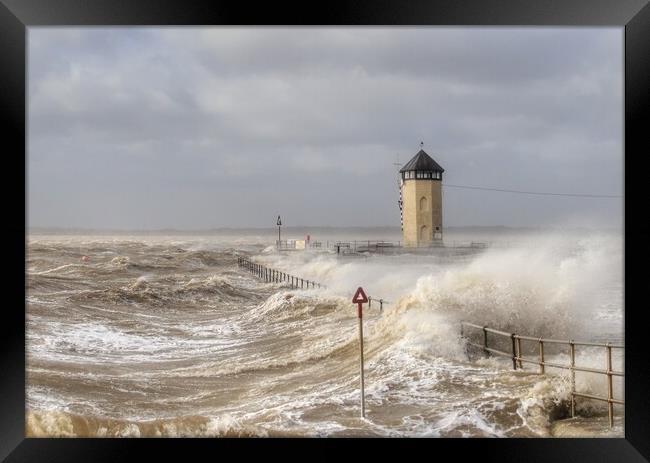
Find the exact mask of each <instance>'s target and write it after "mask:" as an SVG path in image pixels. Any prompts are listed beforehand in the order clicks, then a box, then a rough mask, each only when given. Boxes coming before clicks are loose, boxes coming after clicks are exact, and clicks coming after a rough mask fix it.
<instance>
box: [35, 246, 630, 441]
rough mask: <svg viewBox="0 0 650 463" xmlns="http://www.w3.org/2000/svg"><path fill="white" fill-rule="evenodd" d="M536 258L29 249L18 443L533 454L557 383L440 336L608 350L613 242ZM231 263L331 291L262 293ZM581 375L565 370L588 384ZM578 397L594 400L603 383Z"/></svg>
mask: <svg viewBox="0 0 650 463" xmlns="http://www.w3.org/2000/svg"><path fill="white" fill-rule="evenodd" d="M599 239H600V238H599ZM602 240H605V244H606V246H604V244H603V241H602ZM549 249H551V248H545V249H542V250H540V249H539V247H538V246H536V247H518V248H516V249H494V250H487V251H485V252H483V253H480V254H477V255H470V256H468V255H462V256H461V255H459V256H457V257H454V255H453V254H452V255H451V256H450V255H446V256H445V257H444V258H443V257H441V256H436V255H430V256H422V255H419V256H408V255H406V256H405V255H396V256H388V255H384V256H370V257H367V258H357V259H354V258H342V257H340V256H338V257H337V256H336V255H331V254H327V253H323V252H318V253H317V252H309V251H306V252H302V253H284V254H282V255H278V254H277V253H276V252H274V251H273V250H272V248H268V247H267V246H266V245H265V244H264V243H263V242H255V240H253V241H251V242H249V243H243V244H242V243H241V242H240V243H235V242H234V241H233V240H228V239H223V238H219V239H217V238H214V237H201V238H197V237H156V238H147V237H120V236H115V237H106V236H67V237H66V236H47V235H43V236H30V237H29V242H28V259H27V400H28V402H27V426H28V428H27V434H28V435H29V436H286V435H289V436H294V435H301V436H366V435H368V436H443V437H459V436H463V437H465V436H549V435H550V433H551V430H552V426H551V425H552V421H553V420H555V419H557V418H559V417H562V416H565V415H566V412H567V408H566V405H567V399H568V392H569V390H570V383H569V381H568V376H566V374H557V375H547V376H539V375H537V374H536V373H535V371H536V370H535V368H533V367H528V368H526V369H525V370H524V371H517V372H514V371H512V370H511V363H509V361H507V359H506V360H502V359H496V358H490V359H484V358H482V356H472V357H471V358H470V357H468V355H467V352H466V346H465V344H464V339H463V338H461V336H460V333H459V329H458V321H459V320H460V319H461V318H463V319H467V320H470V321H475V322H477V323H482V324H490V326H494V327H495V328H503V329H508V330H516V331H518V332H522V334H534V335H545V336H550V335H552V336H555V337H558V336H573V335H575V334H578V335H582V336H587V337H589V338H591V339H593V338H597V339H604V338H607V339H608V340H621V339H622V336H623V333H622V278H621V275H620V274H618V273H616V272H615V271H614V272H613V271H612V270H611V269H612V268H614V269H616V265H617V261H616V259H620V252H621V250H620V249H619V242H618V241H616V240H613V241H612V239H611V238H607V239H605V238H602V239H600V241H598V239H596V240H595V241H593V243H592V242H589V241H587V242H582V244H580V245H579V246H575V245H574V244H572V245H571V246H569V247H565V248H561V249H560V250H558V249H557V246H556V247H554V248H552V249H553V251H549ZM612 249H614V250H615V251H616V250H618V252H619V254H618V255H617V254H616V252H614V253H613V252H612ZM237 255H246V256H249V257H251V258H253V259H258V260H259V261H260V262H263V263H266V264H267V265H269V266H272V267H274V268H279V269H282V270H290V271H291V272H292V273H293V274H295V275H299V276H302V277H305V278H309V279H311V280H316V281H319V282H322V283H326V284H327V285H328V288H329V289H327V290H324V289H323V290H291V289H289V288H288V287H286V286H283V285H281V284H275V283H264V282H261V281H260V280H258V279H257V278H255V277H253V276H251V275H250V274H248V273H247V272H245V271H244V270H242V269H240V268H238V266H237ZM84 256H88V257H87V258H84ZM604 269H608V270H607V271H605V270H604ZM595 276H596V277H597V278H596V277H595ZM594 279H596V280H597V281H596V282H595V283H594ZM359 284H362V285H364V287H365V288H366V289H368V290H369V292H370V293H371V294H373V295H376V296H377V297H380V296H381V297H384V298H385V299H386V300H388V301H389V302H390V304H388V305H386V306H385V307H384V309H383V311H382V312H379V310H378V308H377V307H375V306H376V304H374V305H373V307H372V308H370V309H368V310H367V311H366V316H365V318H364V323H365V335H366V336H365V358H366V407H367V416H366V419H365V420H362V419H360V418H359V390H358V384H359V377H358V362H359V360H358V359H359V353H358V334H357V319H356V310H355V307H354V306H352V305H351V303H350V301H349V298H350V297H351V292H350V291H349V290H350V288H351V289H352V290H353V289H354V288H356V286H357V285H359ZM348 293H349V294H348ZM592 301H598V303H597V305H593V304H592ZM581 304H582V305H584V307H582V306H581ZM588 311H591V312H588ZM585 313H591V314H592V315H593V316H591V317H590V318H591V319H592V321H593V323H589V324H587V325H585V317H584V314H585ZM573 337H576V338H578V336H573ZM549 355H550V356H553V355H555V356H556V358H561V357H562V355H564V354H563V353H560V352H558V353H553V352H549ZM599 355H600V354H598V353H597V352H595V351H585V352H584V353H581V354H580V355H579V360H580V361H582V362H583V364H593V365H596V366H597V367H601V365H600V362H601V359H600V357H599ZM616 362H618V363H619V364H620V363H622V356H621V357H617V358H616ZM578 381H579V386H580V387H581V388H583V390H591V391H593V392H595V393H603V391H604V390H605V389H604V388H605V380H604V378H598V377H594V378H591V377H588V376H585V377H584V378H582V377H579V378H578ZM615 389H617V390H618V391H620V394H622V383H617V384H616V385H615ZM579 410H580V412H581V414H582V415H583V416H585V417H586V418H585V419H586V420H587V421H588V422H589V423H591V424H590V425H589V426H585V427H584V429H585V431H584V432H585V434H591V435H594V434H596V435H598V433H600V432H601V431H602V433H603V435H610V434H611V433H610V434H607V432H608V431H606V430H603V429H602V426H599V425H597V424H594V423H597V422H598V420H599V419H600V418H599V417H600V416H601V415H602V412H603V410H604V409H603V408H602V406H601V405H599V404H598V403H588V401H584V402H583V403H579ZM617 413H619V415H620V413H621V410H619V409H618V408H617ZM590 417H593V418H590ZM590 419H591V421H589V420H590ZM617 426H618V427H617V428H616V429H615V432H614V433H613V435H618V436H622V434H623V430H622V422H621V421H620V420H619V421H618V425H617Z"/></svg>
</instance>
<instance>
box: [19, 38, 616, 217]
mask: <svg viewBox="0 0 650 463" xmlns="http://www.w3.org/2000/svg"><path fill="white" fill-rule="evenodd" d="M29 52H30V55H29V96H30V99H29V153H28V176H29V178H28V185H29V208H28V211H29V218H30V223H32V224H33V225H52V226H55V225H61V226H66V225H67V226H97V227H124V228H130V227H135V228H141V227H154V228H162V227H173V228H201V227H213V226H263V225H267V221H266V219H265V218H264V217H266V215H268V214H270V215H273V214H275V213H276V210H277V209H278V208H282V209H283V210H284V211H285V212H287V213H288V214H289V215H292V216H293V217H296V218H298V217H299V218H300V220H296V221H295V222H294V223H300V224H310V223H311V224H321V225H346V224H347V225H396V224H398V223H399V222H398V221H399V212H398V211H397V210H396V207H395V204H396V195H397V190H396V186H395V180H396V177H395V171H394V166H392V163H393V162H395V156H396V155H397V154H399V156H400V161H401V162H402V163H403V162H406V160H408V158H410V157H411V156H412V155H413V154H415V152H416V151H417V149H418V143H419V141H420V140H424V141H425V143H426V146H425V149H426V150H427V151H428V152H429V153H430V154H432V155H433V156H434V157H435V158H436V159H437V160H438V161H439V162H440V163H441V164H442V165H443V166H444V167H445V169H446V170H447V173H446V181H447V182H449V183H457V184H470V185H479V186H496V187H504V188H525V187H527V188H534V189H537V190H543V191H547V190H553V191H556V190H557V191H567V192H594V193H605V194H612V193H613V194H616V193H618V192H620V190H621V188H622V186H621V185H622V31H621V30H617V29H605V28H599V29H587V28H580V29H570V28H524V29H521V28H519V29H515V28H494V29H480V28H467V29H461V28H395V29H384V28H315V29H280V28H270V29H269V28H262V29H255V30H252V29H237V28H224V29H218V28H216V29H213V30H208V29H201V28H180V29H173V28H161V29H154V28H114V29H95V28H83V29H67V28H56V29H44V28H30V32H29ZM482 196H485V197H486V198H485V199H484V198H482V197H480V196H477V195H476V193H475V192H472V191H464V190H449V191H447V192H446V193H445V222H446V223H447V224H449V225H464V224H501V225H538V224H541V225H543V224H548V223H551V222H553V221H564V220H567V218H568V217H572V216H575V217H577V216H583V215H584V216H588V217H594V218H597V219H599V220H602V219H603V218H608V217H612V216H615V217H620V216H621V214H622V210H621V206H620V204H619V203H617V202H612V201H609V202H608V201H597V200H596V201H593V200H592V201H591V202H588V200H580V201H576V200H571V201H565V202H559V201H558V200H557V199H546V200H543V201H542V200H540V199H539V198H531V197H512V196H511V195H510V196H508V195H502V194H498V193H494V194H493V195H489V194H488V195H482ZM479 199H480V201H478V203H477V200H479ZM526 204H528V205H529V206H530V207H531V208H532V209H533V210H538V209H539V210H538V213H537V214H533V213H532V212H530V211H529V210H528V209H526V210H524V209H525V207H526V206H525V205H526ZM481 205H482V206H481ZM359 207H363V208H364V209H363V210H365V211H367V212H366V214H365V215H363V216H359V214H358V210H359ZM107 211H110V212H111V213H110V214H109V213H107ZM269 211H271V212H269ZM396 220H397V222H396Z"/></svg>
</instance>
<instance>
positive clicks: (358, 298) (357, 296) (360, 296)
mask: <svg viewBox="0 0 650 463" xmlns="http://www.w3.org/2000/svg"><path fill="white" fill-rule="evenodd" d="M360 302H368V298H367V297H366V293H364V292H363V288H362V287H361V286H359V287H358V288H357V292H356V293H354V297H353V298H352V303H354V304H358V303H360Z"/></svg>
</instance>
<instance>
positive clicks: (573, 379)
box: [569, 339, 576, 418]
mask: <svg viewBox="0 0 650 463" xmlns="http://www.w3.org/2000/svg"><path fill="white" fill-rule="evenodd" d="M569 346H571V418H573V417H575V416H576V396H575V392H576V371H575V370H574V368H575V366H576V346H575V344H574V343H573V339H572V340H571V341H569Z"/></svg>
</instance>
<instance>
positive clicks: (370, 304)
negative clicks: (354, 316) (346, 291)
mask: <svg viewBox="0 0 650 463" xmlns="http://www.w3.org/2000/svg"><path fill="white" fill-rule="evenodd" d="M370 307H372V297H371V296H368V308H370Z"/></svg>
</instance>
